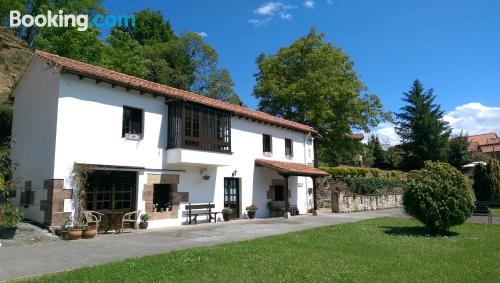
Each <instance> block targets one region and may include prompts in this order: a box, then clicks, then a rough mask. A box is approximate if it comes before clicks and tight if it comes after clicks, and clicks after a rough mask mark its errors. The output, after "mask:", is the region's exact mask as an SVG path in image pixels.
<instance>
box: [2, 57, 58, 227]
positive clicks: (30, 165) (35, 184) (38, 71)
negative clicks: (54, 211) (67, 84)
mask: <svg viewBox="0 0 500 283" xmlns="http://www.w3.org/2000/svg"><path fill="white" fill-rule="evenodd" d="M58 80H59V73H58V72H57V71H55V70H54V68H53V67H51V66H49V65H47V64H46V63H45V62H43V61H40V60H39V59H36V58H34V59H33V60H32V62H31V64H30V65H29V67H28V69H27V70H26V73H25V75H24V77H23V79H22V80H21V81H20V83H19V85H18V86H17V88H16V90H15V92H14V94H13V96H14V115H13V124H12V144H13V148H12V152H11V157H12V162H13V164H14V168H15V170H14V172H13V180H14V185H15V186H16V187H17V188H18V189H17V197H16V199H15V200H14V203H15V204H19V201H20V195H21V189H23V188H24V184H25V181H31V182H32V190H33V191H35V200H34V205H33V206H29V207H27V208H24V207H21V208H20V210H21V212H22V213H23V215H24V217H26V218H30V219H33V220H36V221H39V222H42V221H43V211H41V210H40V200H44V199H46V198H47V196H46V191H45V190H43V181H44V180H45V179H51V178H52V176H53V173H54V160H55V159H54V157H55V154H54V153H55V137H56V124H57V94H58V89H59V84H58Z"/></svg>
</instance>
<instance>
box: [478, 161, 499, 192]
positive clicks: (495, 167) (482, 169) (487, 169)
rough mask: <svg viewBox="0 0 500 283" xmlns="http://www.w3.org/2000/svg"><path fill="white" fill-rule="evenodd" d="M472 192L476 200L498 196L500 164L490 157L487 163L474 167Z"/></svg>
mask: <svg viewBox="0 0 500 283" xmlns="http://www.w3.org/2000/svg"><path fill="white" fill-rule="evenodd" d="M474 193H475V194H476V198H477V199H478V200H496V199H499V198H500V164H499V163H498V160H496V159H491V160H490V161H489V162H488V164H486V165H483V164H477V165H476V167H474Z"/></svg>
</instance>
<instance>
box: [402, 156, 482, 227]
mask: <svg viewBox="0 0 500 283" xmlns="http://www.w3.org/2000/svg"><path fill="white" fill-rule="evenodd" d="M403 206H404V208H405V210H406V212H407V213H408V214H410V215H411V216H413V217H415V218H416V219H418V220H419V221H420V222H422V223H423V224H424V225H425V226H427V228H428V229H429V231H430V232H431V233H436V232H440V233H441V232H445V231H448V230H449V228H450V227H452V226H454V225H459V224H462V223H464V222H465V220H466V219H467V218H469V217H470V216H471V215H472V211H473V209H474V201H473V198H472V194H471V188H470V185H469V183H468V182H467V180H466V179H465V177H464V176H463V175H462V173H460V172H459V171H458V170H457V169H455V168H454V167H452V166H451V165H449V164H447V163H441V162H431V161H427V162H426V163H425V166H424V168H423V169H421V170H418V171H416V172H414V173H412V174H411V177H409V179H408V182H407V183H406V186H405V192H404V194H403Z"/></svg>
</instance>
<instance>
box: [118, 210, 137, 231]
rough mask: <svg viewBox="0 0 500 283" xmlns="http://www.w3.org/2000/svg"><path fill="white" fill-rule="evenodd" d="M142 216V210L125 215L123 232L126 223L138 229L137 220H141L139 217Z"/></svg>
mask: <svg viewBox="0 0 500 283" xmlns="http://www.w3.org/2000/svg"><path fill="white" fill-rule="evenodd" d="M140 214H141V211H140V210H137V211H132V212H129V213H126V214H125V215H123V218H122V230H123V229H124V226H125V223H132V224H133V225H134V229H137V220H139V215H140Z"/></svg>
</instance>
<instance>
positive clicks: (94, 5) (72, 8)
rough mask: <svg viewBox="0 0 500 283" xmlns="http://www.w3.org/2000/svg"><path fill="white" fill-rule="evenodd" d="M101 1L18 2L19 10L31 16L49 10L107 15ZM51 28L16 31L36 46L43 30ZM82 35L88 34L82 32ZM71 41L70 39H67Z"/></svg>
mask: <svg viewBox="0 0 500 283" xmlns="http://www.w3.org/2000/svg"><path fill="white" fill-rule="evenodd" d="M101 2H102V1H101V0H20V1H18V3H19V4H20V5H19V4H18V5H17V6H18V8H19V6H22V9H21V11H23V13H24V14H29V15H35V16H36V15H38V14H46V12H47V11H48V10H51V11H58V10H60V9H62V10H64V11H65V13H66V14H68V13H74V14H89V15H95V14H96V13H105V9H104V7H103V6H102V3H101ZM0 16H1V14H0ZM49 29H50V28H39V27H37V26H36V25H33V26H31V27H23V26H21V27H19V28H17V30H16V34H17V36H18V37H19V38H21V39H23V40H24V41H26V42H27V43H28V44H29V45H30V46H36V43H35V38H36V37H37V36H39V35H40V34H41V33H43V32H42V30H44V31H47V30H49ZM59 29H61V30H66V28H52V30H54V32H56V33H57V31H55V30H59ZM81 33H86V31H85V32H81ZM74 35H75V36H79V35H78V34H77V33H74ZM67 38H68V39H70V37H69V36H68V37H67Z"/></svg>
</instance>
